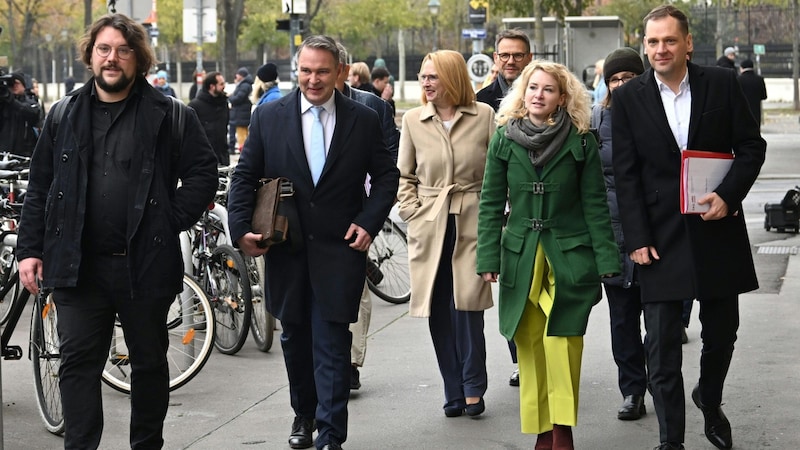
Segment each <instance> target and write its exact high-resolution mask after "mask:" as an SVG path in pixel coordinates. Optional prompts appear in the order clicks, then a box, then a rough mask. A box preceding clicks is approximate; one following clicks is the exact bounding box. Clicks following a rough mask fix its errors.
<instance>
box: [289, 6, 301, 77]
mask: <svg viewBox="0 0 800 450" xmlns="http://www.w3.org/2000/svg"><path fill="white" fill-rule="evenodd" d="M299 38H300V15H299V14H294V13H292V14H289V53H290V54H291V58H292V75H291V78H292V87H293V88H295V87H297V58H296V57H295V56H296V55H295V54H296V53H297V47H298V46H299V45H300V42H298V41H299V40H300V39H299Z"/></svg>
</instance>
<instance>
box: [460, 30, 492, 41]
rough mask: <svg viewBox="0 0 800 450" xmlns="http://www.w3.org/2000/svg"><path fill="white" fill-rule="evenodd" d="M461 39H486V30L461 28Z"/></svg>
mask: <svg viewBox="0 0 800 450" xmlns="http://www.w3.org/2000/svg"><path fill="white" fill-rule="evenodd" d="M461 37H463V38H469V39H486V30H484V29H481V28H462V29H461Z"/></svg>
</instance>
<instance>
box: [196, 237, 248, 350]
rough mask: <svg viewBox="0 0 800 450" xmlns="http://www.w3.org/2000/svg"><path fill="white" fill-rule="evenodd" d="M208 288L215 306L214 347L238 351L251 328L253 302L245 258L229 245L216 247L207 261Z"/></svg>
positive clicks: (212, 303)
mask: <svg viewBox="0 0 800 450" xmlns="http://www.w3.org/2000/svg"><path fill="white" fill-rule="evenodd" d="M208 264H209V269H210V274H209V277H210V280H209V284H210V286H208V287H209V289H210V290H209V291H206V292H210V294H211V297H210V298H209V300H210V301H211V305H212V307H213V308H214V309H213V311H214V321H215V322H216V331H215V333H214V347H216V348H217V350H219V351H220V352H222V353H224V354H226V355H233V354H235V353H236V352H238V351H239V350H240V349H241V348H242V345H244V341H245V339H247V332H248V330H249V329H250V316H251V315H252V314H253V301H252V294H251V291H250V280H249V278H248V276H247V267H246V266H245V263H244V259H242V256H241V255H239V252H238V251H236V250H235V249H234V248H233V247H231V246H230V245H220V246H217V247H216V248H215V249H214V251H213V252H212V253H211V259H210V260H209V262H208Z"/></svg>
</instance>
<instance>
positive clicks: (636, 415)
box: [617, 395, 647, 420]
mask: <svg viewBox="0 0 800 450" xmlns="http://www.w3.org/2000/svg"><path fill="white" fill-rule="evenodd" d="M645 414H647V410H646V409H645V407H644V396H642V395H626V396H625V401H623V402H622V406H620V408H619V411H617V419H619V420H639V419H640V418H641V417H642V416H643V415H645Z"/></svg>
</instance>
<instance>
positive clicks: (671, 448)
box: [653, 442, 684, 450]
mask: <svg viewBox="0 0 800 450" xmlns="http://www.w3.org/2000/svg"><path fill="white" fill-rule="evenodd" d="M653 450H684V447H683V444H671V443H669V442H663V443H662V444H661V445H659V446H658V447H655V448H654V449H653Z"/></svg>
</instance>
